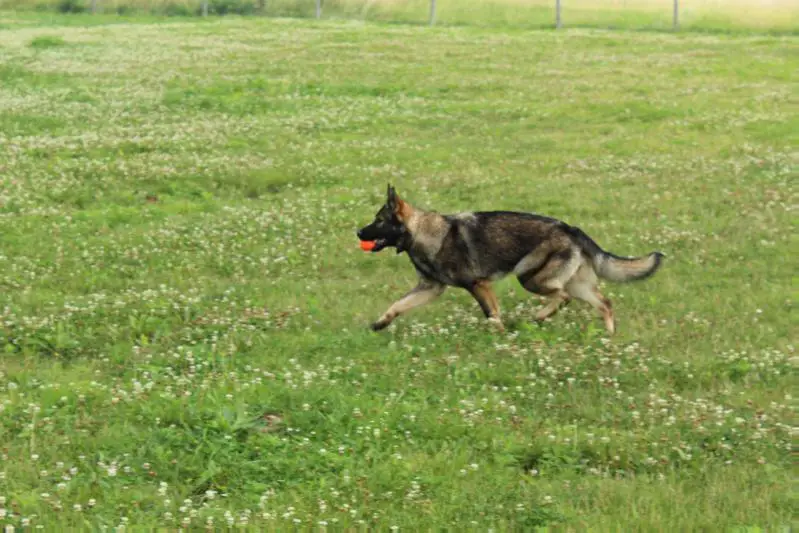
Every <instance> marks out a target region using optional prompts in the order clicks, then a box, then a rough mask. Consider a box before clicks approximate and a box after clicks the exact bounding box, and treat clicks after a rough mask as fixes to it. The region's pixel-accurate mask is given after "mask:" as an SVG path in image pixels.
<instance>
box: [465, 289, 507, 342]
mask: <svg viewBox="0 0 799 533" xmlns="http://www.w3.org/2000/svg"><path fill="white" fill-rule="evenodd" d="M468 290H469V292H470V293H471V294H472V296H473V297H474V299H475V300H477V303H478V304H480V309H482V310H483V313H485V316H486V318H487V319H488V320H489V322H491V323H492V324H493V325H494V327H496V328H497V329H498V330H499V331H505V326H503V325H502V319H501V318H500V316H499V301H498V300H497V295H496V294H494V290H493V289H492V288H491V282H490V281H488V280H480V281H478V282H476V283H475V284H474V285H473V286H472V287H470V288H469V289H468Z"/></svg>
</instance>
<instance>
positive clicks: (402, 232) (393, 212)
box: [358, 185, 411, 253]
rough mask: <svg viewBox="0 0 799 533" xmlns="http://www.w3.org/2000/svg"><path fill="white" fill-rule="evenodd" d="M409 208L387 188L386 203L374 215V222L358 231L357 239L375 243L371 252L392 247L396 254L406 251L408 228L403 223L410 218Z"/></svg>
mask: <svg viewBox="0 0 799 533" xmlns="http://www.w3.org/2000/svg"><path fill="white" fill-rule="evenodd" d="M410 213H411V207H410V206H409V205H408V204H407V203H406V202H404V201H402V199H401V198H400V197H399V196H397V191H395V190H394V187H392V186H391V185H389V186H388V192H387V197H386V203H385V204H383V207H381V208H380V211H378V212H377V215H375V219H374V221H373V222H372V223H371V224H369V225H368V226H365V227H363V228H361V229H359V230H358V238H359V239H360V240H362V241H375V247H374V248H372V252H379V251H380V250H382V249H383V248H387V247H389V246H393V247H395V248H396V249H397V253H401V252H403V251H405V250H406V249H407V245H408V240H409V238H410V236H409V234H408V227H407V226H406V225H405V222H406V221H407V220H408V218H409V217H410Z"/></svg>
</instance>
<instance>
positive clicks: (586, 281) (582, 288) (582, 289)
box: [566, 267, 616, 335]
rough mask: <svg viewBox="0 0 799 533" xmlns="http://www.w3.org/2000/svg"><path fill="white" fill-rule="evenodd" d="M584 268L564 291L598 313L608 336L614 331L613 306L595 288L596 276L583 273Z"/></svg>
mask: <svg viewBox="0 0 799 533" xmlns="http://www.w3.org/2000/svg"><path fill="white" fill-rule="evenodd" d="M585 268H586V267H583V268H581V269H580V271H579V272H578V273H577V275H576V276H574V279H572V280H571V281H569V283H568V284H567V285H566V291H567V292H568V293H569V294H570V295H571V296H572V297H574V298H577V299H578V300H582V301H584V302H587V303H588V304H590V305H591V306H592V307H593V308H594V309H596V310H597V311H599V314H601V315H602V319H603V320H604V322H605V329H606V330H607V331H608V333H609V334H610V335H613V333H614V332H615V331H616V322H615V319H614V316H613V305H612V304H611V303H610V300H609V299H607V298H606V297H605V296H604V295H603V294H602V293H601V292H599V288H598V287H597V286H596V276H595V275H593V272H588V271H587V270H586V271H585V272H584V271H583V270H584V269H585Z"/></svg>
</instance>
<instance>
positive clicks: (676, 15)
mask: <svg viewBox="0 0 799 533" xmlns="http://www.w3.org/2000/svg"><path fill="white" fill-rule="evenodd" d="M99 2H100V0H91V4H90V9H91V12H92V14H94V13H97V5H98V3H99ZM208 2H209V0H202V4H201V10H202V16H203V17H207V16H208ZM672 2H673V6H672V8H673V12H672V28H673V29H674V30H678V29H679V28H680V0H672ZM258 6H259V8H260V9H266V0H258ZM316 18H317V19H320V18H322V0H316ZM428 23H429V25H430V26H435V24H436V0H430V16H429V20H428ZM562 27H563V18H562V16H561V0H555V28H556V29H560V28H562Z"/></svg>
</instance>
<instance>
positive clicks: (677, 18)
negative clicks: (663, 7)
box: [674, 0, 680, 30]
mask: <svg viewBox="0 0 799 533" xmlns="http://www.w3.org/2000/svg"><path fill="white" fill-rule="evenodd" d="M679 27H680V0H674V29H675V30H676V29H677V28H679Z"/></svg>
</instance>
